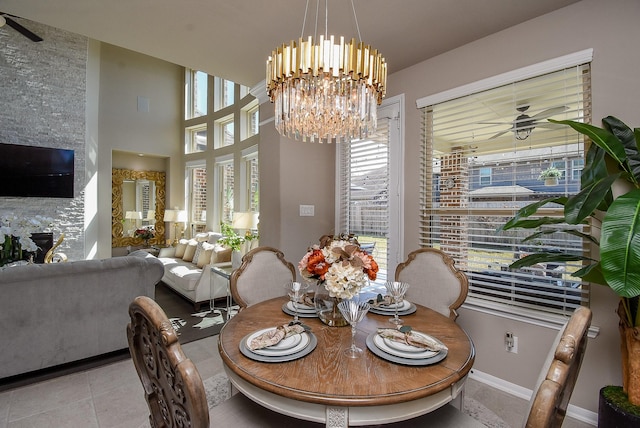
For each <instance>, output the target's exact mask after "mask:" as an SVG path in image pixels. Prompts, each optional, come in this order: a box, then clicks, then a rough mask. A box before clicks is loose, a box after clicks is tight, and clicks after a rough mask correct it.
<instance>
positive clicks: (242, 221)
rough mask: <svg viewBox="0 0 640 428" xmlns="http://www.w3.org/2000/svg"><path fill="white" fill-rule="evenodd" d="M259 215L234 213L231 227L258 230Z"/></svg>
mask: <svg viewBox="0 0 640 428" xmlns="http://www.w3.org/2000/svg"><path fill="white" fill-rule="evenodd" d="M258 215H259V213H257V212H253V211H248V212H234V213H233V220H232V221H231V227H233V228H234V229H247V230H249V229H256V228H257V227H258Z"/></svg>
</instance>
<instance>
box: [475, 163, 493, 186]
mask: <svg viewBox="0 0 640 428" xmlns="http://www.w3.org/2000/svg"><path fill="white" fill-rule="evenodd" d="M478 172H479V174H480V186H481V187H483V186H490V185H491V168H480V170H479V171H478Z"/></svg>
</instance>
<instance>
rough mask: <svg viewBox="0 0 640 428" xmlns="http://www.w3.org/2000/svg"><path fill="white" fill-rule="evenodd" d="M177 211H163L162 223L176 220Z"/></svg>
mask: <svg viewBox="0 0 640 428" xmlns="http://www.w3.org/2000/svg"><path fill="white" fill-rule="evenodd" d="M177 213H178V211H177V210H164V218H163V221H170V222H173V221H176V218H177V217H178V214H177Z"/></svg>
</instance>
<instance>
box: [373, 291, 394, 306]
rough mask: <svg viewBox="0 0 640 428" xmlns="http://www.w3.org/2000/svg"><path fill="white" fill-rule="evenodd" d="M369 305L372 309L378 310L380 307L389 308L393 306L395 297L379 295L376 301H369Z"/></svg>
mask: <svg viewBox="0 0 640 428" xmlns="http://www.w3.org/2000/svg"><path fill="white" fill-rule="evenodd" d="M367 303H369V305H371V307H372V308H377V307H378V306H389V305H391V304H393V297H391V296H389V295H385V296H383V295H382V294H378V296H377V297H376V298H375V299H369V302H367Z"/></svg>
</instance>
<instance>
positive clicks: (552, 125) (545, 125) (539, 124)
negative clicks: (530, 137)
mask: <svg viewBox="0 0 640 428" xmlns="http://www.w3.org/2000/svg"><path fill="white" fill-rule="evenodd" d="M536 128H546V129H560V128H566V127H565V126H564V125H559V124H557V123H551V122H536Z"/></svg>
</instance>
